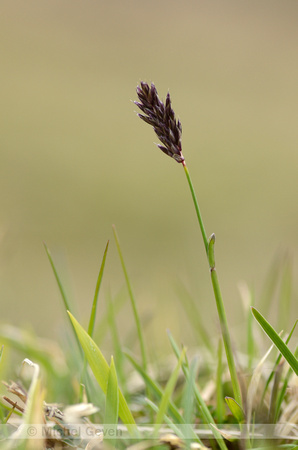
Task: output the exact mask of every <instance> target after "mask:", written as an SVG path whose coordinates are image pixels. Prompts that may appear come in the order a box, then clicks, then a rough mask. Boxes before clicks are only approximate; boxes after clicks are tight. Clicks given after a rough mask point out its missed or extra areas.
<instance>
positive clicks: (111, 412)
mask: <svg viewBox="0 0 298 450" xmlns="http://www.w3.org/2000/svg"><path fill="white" fill-rule="evenodd" d="M118 413H119V388H118V381H117V373H116V369H115V364H114V359H113V356H112V357H111V364H110V370H109V376H108V385H107V395H106V408H105V417H104V439H106V438H108V437H110V436H111V437H116V435H117V434H116V433H117V425H118ZM109 443H110V445H114V444H115V441H114V440H113V439H109Z"/></svg>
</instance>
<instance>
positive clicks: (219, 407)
mask: <svg viewBox="0 0 298 450" xmlns="http://www.w3.org/2000/svg"><path fill="white" fill-rule="evenodd" d="M222 374H223V365H222V340H221V339H220V340H219V342H218V350H217V372H216V417H217V422H218V423H223V418H224V400H223V396H224V394H223V386H222Z"/></svg>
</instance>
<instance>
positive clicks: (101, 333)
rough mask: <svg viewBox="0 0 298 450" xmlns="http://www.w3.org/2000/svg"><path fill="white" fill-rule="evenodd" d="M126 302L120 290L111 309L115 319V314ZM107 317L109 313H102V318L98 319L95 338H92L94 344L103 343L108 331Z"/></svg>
mask: <svg viewBox="0 0 298 450" xmlns="http://www.w3.org/2000/svg"><path fill="white" fill-rule="evenodd" d="M126 300H127V299H126V298H125V296H124V293H123V290H122V289H121V290H120V291H119V292H118V293H117V295H116V296H115V298H114V308H113V309H114V314H115V317H116V316H117V314H118V313H119V311H120V310H121V308H123V306H124V304H125V302H126ZM108 315H109V311H104V312H103V313H102V316H101V317H100V318H99V321H98V326H97V327H96V330H95V337H94V339H95V340H96V342H99V343H101V342H102V341H103V339H104V337H105V336H106V334H107V332H108V331H109V321H108Z"/></svg>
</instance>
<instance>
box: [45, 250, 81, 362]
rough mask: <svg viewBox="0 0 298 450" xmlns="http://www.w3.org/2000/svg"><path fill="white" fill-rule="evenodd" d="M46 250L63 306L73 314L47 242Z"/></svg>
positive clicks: (72, 327)
mask: <svg viewBox="0 0 298 450" xmlns="http://www.w3.org/2000/svg"><path fill="white" fill-rule="evenodd" d="M44 248H45V250H46V253H47V256H48V259H49V261H50V264H51V267H52V270H53V273H54V276H55V278H56V282H57V285H58V288H59V291H60V294H61V297H62V300H63V304H64V308H65V311H70V312H71V310H72V308H71V307H70V303H69V302H68V300H67V297H66V294H65V291H64V288H63V285H62V283H61V280H60V277H59V275H58V272H57V270H56V267H55V264H54V261H53V258H52V255H51V252H50V250H49V248H48V247H47V245H46V243H45V242H44ZM69 321H70V326H71V329H72V331H73V333H74V337H75V340H76V342H77V345H78V349H79V352H80V354H81V355H82V349H81V346H80V343H79V340H78V337H77V334H76V332H75V329H74V326H73V323H72V322H71V320H70V319H69Z"/></svg>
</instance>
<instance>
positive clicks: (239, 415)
mask: <svg viewBox="0 0 298 450" xmlns="http://www.w3.org/2000/svg"><path fill="white" fill-rule="evenodd" d="M225 401H226V404H227V405H228V407H229V409H230V411H231V413H232V414H233V416H234V417H235V419H236V420H237V422H238V423H239V424H241V423H244V422H245V416H244V412H243V409H242V408H241V407H240V406H239V405H238V403H237V402H236V401H235V400H234V399H233V398H231V397H225Z"/></svg>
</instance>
